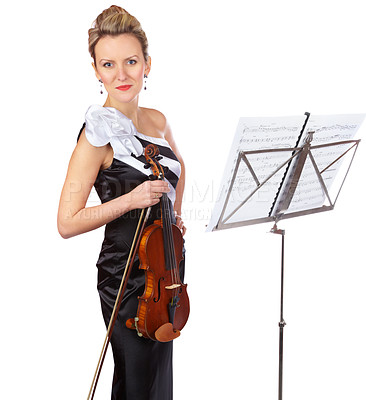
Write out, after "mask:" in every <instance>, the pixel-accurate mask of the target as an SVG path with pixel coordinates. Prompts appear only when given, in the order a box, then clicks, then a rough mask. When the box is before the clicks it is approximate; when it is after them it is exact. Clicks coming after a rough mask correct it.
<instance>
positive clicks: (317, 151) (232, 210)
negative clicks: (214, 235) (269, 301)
mask: <svg viewBox="0 0 366 400" xmlns="http://www.w3.org/2000/svg"><path fill="white" fill-rule="evenodd" d="M364 117H365V115H357V114H356V115H348V116H315V117H311V118H310V114H309V113H305V117H303V118H304V120H303V124H302V126H299V129H298V131H296V129H295V127H294V121H293V120H292V121H290V123H289V124H288V125H286V118H279V119H278V120H277V121H275V119H273V118H272V119H264V121H263V122H262V123H261V122H260V119H257V120H253V119H249V120H246V119H245V118H242V119H241V120H240V121H239V125H238V129H237V134H236V137H235V139H234V143H233V146H232V149H231V154H230V156H231V157H232V156H233V155H236V160H235V162H234V164H233V163H232V160H230V157H229V162H228V165H227V168H226V171H225V174H224V179H223V185H222V188H223V190H222V193H224V196H222V195H221V196H220V197H221V202H220V201H219V202H218V203H217V204H216V207H215V209H214V212H213V216H212V218H211V221H210V224H209V227H208V231H211V230H212V231H215V230H221V229H229V228H234V227H239V226H246V225H252V224H258V223H263V222H274V225H273V227H272V229H271V232H272V233H274V234H278V235H281V238H282V241H281V294H280V296H281V297H280V321H279V373H278V399H279V400H282V386H283V330H284V327H285V325H286V322H285V320H284V316H283V304H284V257H285V254H284V245H285V241H284V240H285V230H283V229H279V228H278V227H277V223H278V222H279V221H280V220H282V219H287V218H293V217H298V216H302V215H308V214H313V213H318V212H323V211H330V210H333V209H334V206H335V203H336V201H337V199H338V197H339V194H340V191H341V189H342V187H343V184H344V182H345V179H346V177H347V175H348V172H349V170H350V167H351V164H352V162H353V159H354V156H355V154H356V151H357V148H358V145H359V142H360V140H352V137H353V136H354V134H355V133H356V131H357V130H358V128H359V126H360V125H361V123H362V121H363V119H364ZM325 121H326V122H325ZM243 127H244V128H243ZM289 127H290V128H289ZM281 129H287V131H288V132H289V131H293V132H295V134H294V135H290V136H286V134H285V136H284V135H281V133H279V132H280V131H281ZM269 132H270V134H273V135H275V134H279V135H280V136H281V140H280V141H276V140H275V138H274V136H272V137H271V138H270V140H268V134H269ZM298 132H299V134H298V136H296V134H297V133H298ZM335 132H336V133H337V134H335ZM261 134H262V139H260V136H261ZM245 136H247V137H246V139H244V140H243V138H244V137H245ZM248 136H249V137H248ZM251 137H252V138H251ZM253 137H254V138H255V139H254V140H253ZM284 137H285V138H286V139H289V140H294V139H296V143H295V146H294V147H283V145H282V144H283V142H284V140H283V138H284ZM258 138H259V139H258ZM272 139H273V140H272ZM337 139H338V140H337ZM339 139H346V140H339ZM314 141H315V142H318V143H319V144H315V145H312V143H313V142H314ZM279 142H281V143H279ZM241 143H244V145H243V146H244V147H245V144H248V143H255V145H257V144H259V145H263V144H266V145H265V146H264V147H267V148H264V149H256V150H247V151H245V150H241V149H240V144H241ZM268 143H270V144H271V143H272V145H274V148H268ZM347 157H348V165H346V168H344V173H343V176H341V177H340V181H339V183H338V188H337V190H336V191H335V194H334V195H333V199H332V196H331V195H330V188H331V186H332V184H333V183H334V181H335V179H336V176H337V175H339V174H338V173H339V170H340V168H341V165H342V162H343V161H344V160H345V159H346V158H347ZM225 175H226V176H225ZM229 175H231V178H230V179H228V176H229ZM271 181H274V183H273V185H272V186H271V187H270V189H269V190H265V191H264V190H263V189H264V188H265V187H266V185H269V184H270V182H271ZM225 186H226V187H225ZM248 187H249V189H248ZM259 193H261V194H262V196H259V197H258V194H259ZM239 194H241V195H242V196H240V195H239ZM263 194H265V195H266V196H263ZM255 196H257V198H256V199H254V197H255ZM220 197H219V198H220ZM253 199H254V202H253ZM260 200H261V201H260ZM251 201H252V204H251V203H250V202H251ZM256 203H257V204H256ZM258 203H261V204H259V205H258ZM326 203H327V204H326ZM245 208H247V211H243V210H244V209H245ZM257 209H259V212H258V213H256V211H257ZM266 209H267V210H268V213H267V215H262V214H263V213H264V210H266Z"/></svg>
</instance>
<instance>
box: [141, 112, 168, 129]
mask: <svg viewBox="0 0 366 400" xmlns="http://www.w3.org/2000/svg"><path fill="white" fill-rule="evenodd" d="M142 110H143V112H144V114H145V116H146V118H147V119H149V120H150V121H151V123H152V124H153V125H154V126H155V128H156V129H157V130H158V131H161V132H165V129H166V125H167V119H166V117H165V115H164V114H163V113H162V112H160V111H158V110H155V109H154V108H142Z"/></svg>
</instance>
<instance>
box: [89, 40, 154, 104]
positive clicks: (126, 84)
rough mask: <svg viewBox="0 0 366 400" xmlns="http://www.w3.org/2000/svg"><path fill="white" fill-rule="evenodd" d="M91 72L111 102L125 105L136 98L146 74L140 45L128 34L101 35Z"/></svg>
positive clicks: (148, 67) (146, 66)
mask: <svg viewBox="0 0 366 400" xmlns="http://www.w3.org/2000/svg"><path fill="white" fill-rule="evenodd" d="M94 69H95V72H96V76H97V78H98V79H101V80H102V82H103V84H104V87H105V89H106V90H107V92H108V94H109V97H110V99H111V100H112V101H117V102H119V103H129V102H131V101H133V100H134V99H137V98H138V94H139V93H140V91H141V89H142V85H143V81H144V74H146V75H148V73H149V71H150V58H149V59H148V62H147V63H146V62H145V59H144V56H143V53H142V49H141V44H140V42H139V41H138V39H137V38H136V37H135V36H133V35H130V34H122V35H118V36H105V37H103V38H101V39H100V40H99V41H98V43H97V44H96V46H95V65H94Z"/></svg>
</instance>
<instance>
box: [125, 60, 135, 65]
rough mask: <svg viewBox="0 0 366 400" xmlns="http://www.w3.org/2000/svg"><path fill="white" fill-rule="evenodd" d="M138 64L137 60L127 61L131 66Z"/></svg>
mask: <svg viewBox="0 0 366 400" xmlns="http://www.w3.org/2000/svg"><path fill="white" fill-rule="evenodd" d="M136 63H137V61H136V60H128V61H127V64H129V65H134V64H136Z"/></svg>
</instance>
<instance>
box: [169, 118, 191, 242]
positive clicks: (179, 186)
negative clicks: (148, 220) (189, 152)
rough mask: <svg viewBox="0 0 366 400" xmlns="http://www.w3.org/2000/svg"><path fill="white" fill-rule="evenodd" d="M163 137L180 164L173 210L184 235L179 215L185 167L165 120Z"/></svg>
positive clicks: (184, 229) (184, 228)
mask: <svg viewBox="0 0 366 400" xmlns="http://www.w3.org/2000/svg"><path fill="white" fill-rule="evenodd" d="M164 137H165V139H166V140H167V142H168V143H169V145H170V147H171V148H172V150H173V152H174V154H175V155H176V156H177V158H178V160H179V162H180V165H181V173H180V177H179V181H178V184H177V187H176V188H175V195H176V196H175V202H174V211H175V213H176V216H177V225H178V227H179V228H180V229H181V230H182V233H183V235H184V234H185V233H186V227H185V226H184V223H183V220H182V217H181V215H182V201H183V193H184V186H185V180H186V169H185V165H184V161H183V158H182V155H181V154H180V152H179V150H178V147H177V144H176V143H175V140H174V138H173V134H172V131H171V128H170V126H169V124H168V123H167V122H166V124H165V130H164Z"/></svg>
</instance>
